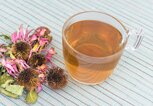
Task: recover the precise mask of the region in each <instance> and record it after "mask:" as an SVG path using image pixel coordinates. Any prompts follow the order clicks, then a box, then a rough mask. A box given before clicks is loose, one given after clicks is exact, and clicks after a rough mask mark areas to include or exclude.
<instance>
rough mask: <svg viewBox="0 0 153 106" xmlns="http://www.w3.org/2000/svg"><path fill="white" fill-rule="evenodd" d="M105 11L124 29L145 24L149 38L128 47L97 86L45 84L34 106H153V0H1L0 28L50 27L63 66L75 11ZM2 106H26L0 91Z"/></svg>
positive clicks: (4, 29)
mask: <svg viewBox="0 0 153 106" xmlns="http://www.w3.org/2000/svg"><path fill="white" fill-rule="evenodd" d="M85 10H98V11H103V12H107V13H109V14H111V15H113V16H115V17H116V18H118V19H120V20H121V21H122V22H123V23H124V24H125V26H126V27H130V28H136V27H140V26H141V27H143V29H144V33H145V38H144V40H143V43H142V45H141V47H140V48H139V50H137V51H136V52H135V53H132V52H128V51H125V52H124V55H123V56H122V59H121V61H120V63H119V65H118V66H117V68H116V70H115V72H114V73H113V75H112V76H110V77H109V78H108V79H107V80H106V81H104V82H103V83H102V84H100V85H96V86H86V85H81V84H79V83H77V82H75V81H73V80H72V79H71V78H69V83H68V86H67V87H66V88H64V89H62V90H58V91H54V90H50V89H49V88H48V87H47V86H46V85H44V86H43V91H42V92H41V93H40V94H39V99H38V102H37V103H36V104H34V105H32V106H52V105H56V106H63V105H67V106H75V105H80V106H84V105H90V106H97V105H100V106H109V105H111V106H119V105H123V106H130V105H132V106H153V1H152V0H0V32H3V33H8V34H10V33H12V32H13V31H15V30H16V29H17V28H18V27H19V25H20V24H28V25H30V26H31V27H34V28H36V27H37V26H40V25H45V26H47V27H49V28H51V29H52V35H53V38H54V40H53V42H52V45H53V47H55V48H56V51H57V53H58V54H57V55H56V56H54V59H53V61H54V62H55V63H56V64H57V65H59V66H61V67H63V68H64V64H63V56H62V44H61V37H62V34H61V30H62V26H63V24H64V22H65V21H66V20H67V18H68V17H70V16H71V15H73V14H75V13H78V12H81V11H85ZM0 106H27V104H26V103H25V102H24V97H21V98H20V99H17V100H16V99H11V98H9V97H6V96H4V95H1V94H0Z"/></svg>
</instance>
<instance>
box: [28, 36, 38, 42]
mask: <svg viewBox="0 0 153 106" xmlns="http://www.w3.org/2000/svg"><path fill="white" fill-rule="evenodd" d="M36 39H37V36H36V35H35V34H34V35H32V36H31V37H30V39H29V40H30V42H32V41H34V40H36Z"/></svg>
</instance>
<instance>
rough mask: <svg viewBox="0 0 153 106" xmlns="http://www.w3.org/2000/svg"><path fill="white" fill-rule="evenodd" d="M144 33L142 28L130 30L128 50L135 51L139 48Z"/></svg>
mask: <svg viewBox="0 0 153 106" xmlns="http://www.w3.org/2000/svg"><path fill="white" fill-rule="evenodd" d="M143 38H144V34H143V29H142V28H137V29H131V30H128V42H127V45H126V48H125V49H126V50H128V51H135V50H136V49H138V48H139V47H140V45H141V43H142V41H143Z"/></svg>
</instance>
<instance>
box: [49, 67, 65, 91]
mask: <svg viewBox="0 0 153 106" xmlns="http://www.w3.org/2000/svg"><path fill="white" fill-rule="evenodd" d="M47 82H48V85H49V87H50V88H53V89H60V88H63V87H65V86H66V84H67V75H66V74H64V71H63V69H61V68H59V67H57V68H54V69H49V72H48V75H47Z"/></svg>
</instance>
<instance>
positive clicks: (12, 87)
mask: <svg viewBox="0 0 153 106" xmlns="http://www.w3.org/2000/svg"><path fill="white" fill-rule="evenodd" d="M23 88H24V86H20V85H9V86H6V91H8V92H11V93H13V94H16V95H19V96H21V95H22V93H23Z"/></svg>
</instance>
